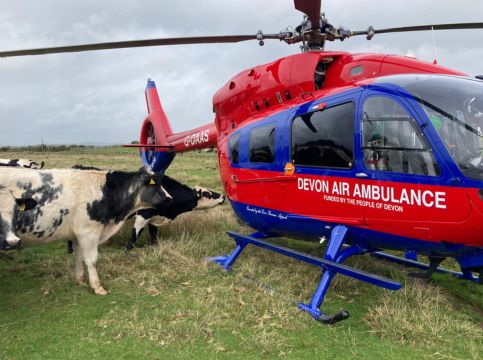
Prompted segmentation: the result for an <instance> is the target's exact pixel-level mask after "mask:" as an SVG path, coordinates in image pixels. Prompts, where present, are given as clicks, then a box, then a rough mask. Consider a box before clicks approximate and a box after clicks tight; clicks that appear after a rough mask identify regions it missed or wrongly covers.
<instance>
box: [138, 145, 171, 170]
mask: <svg viewBox="0 0 483 360" xmlns="http://www.w3.org/2000/svg"><path fill="white" fill-rule="evenodd" d="M139 153H140V156H141V160H142V162H143V165H144V166H147V167H148V168H149V169H151V170H152V171H154V172H157V173H161V174H164V172H165V171H166V169H167V168H168V166H169V165H170V164H171V162H172V161H173V159H174V157H175V155H176V153H174V152H169V151H156V152H150V151H142V150H140V151H139Z"/></svg>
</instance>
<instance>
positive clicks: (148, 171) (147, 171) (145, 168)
mask: <svg viewBox="0 0 483 360" xmlns="http://www.w3.org/2000/svg"><path fill="white" fill-rule="evenodd" d="M138 172H139V173H141V174H148V175H154V174H155V173H154V171H153V170H151V168H150V167H149V166H141V167H140V168H139V170H138Z"/></svg>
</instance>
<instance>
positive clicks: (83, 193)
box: [0, 167, 171, 295]
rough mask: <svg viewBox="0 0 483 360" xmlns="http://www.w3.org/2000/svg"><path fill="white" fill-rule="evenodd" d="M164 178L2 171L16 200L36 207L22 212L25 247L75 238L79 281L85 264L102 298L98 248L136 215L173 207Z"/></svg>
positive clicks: (1, 179)
mask: <svg viewBox="0 0 483 360" xmlns="http://www.w3.org/2000/svg"><path fill="white" fill-rule="evenodd" d="M162 179H163V176H162V175H159V174H153V173H151V172H150V171H148V170H146V169H145V168H141V169H139V171H137V172H122V171H92V170H88V171H86V170H75V169H52V170H32V169H24V168H7V167H0V185H3V186H7V187H8V188H9V189H10V190H11V191H12V193H13V195H14V196H15V197H18V198H22V199H27V198H33V199H34V200H36V201H37V203H38V204H37V206H36V207H35V208H34V209H32V210H31V211H26V212H21V213H19V214H18V217H17V219H16V228H15V230H16V233H17V236H19V237H20V239H21V240H22V241H25V242H27V243H42V242H46V241H54V240H59V239H62V240H74V243H75V245H76V251H75V253H76V261H75V276H76V280H77V281H78V282H79V283H80V284H82V285H84V284H86V282H85V279H84V264H85V265H86V267H87V273H88V276H89V285H90V287H91V288H92V289H93V290H94V292H95V293H96V294H98V295H106V294H107V291H106V290H105V289H104V288H103V287H102V285H101V283H100V281H99V277H98V274H97V270H96V262H97V257H98V246H99V244H101V243H103V242H105V241H107V240H108V239H109V238H110V237H111V236H113V235H114V234H115V233H116V232H117V231H118V230H119V229H120V228H121V227H122V225H123V224H124V222H125V220H126V219H127V218H128V217H129V216H130V215H132V214H134V213H135V212H137V211H139V210H141V209H145V208H149V207H161V208H163V207H165V206H168V205H169V203H170V201H171V196H170V195H169V194H168V193H167V192H166V190H164V189H163V187H162V186H161V182H162Z"/></svg>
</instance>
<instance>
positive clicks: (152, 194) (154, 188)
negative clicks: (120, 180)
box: [138, 167, 173, 208]
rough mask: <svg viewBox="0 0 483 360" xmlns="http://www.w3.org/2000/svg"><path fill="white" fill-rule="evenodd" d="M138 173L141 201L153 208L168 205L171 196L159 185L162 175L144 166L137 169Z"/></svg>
mask: <svg viewBox="0 0 483 360" xmlns="http://www.w3.org/2000/svg"><path fill="white" fill-rule="evenodd" d="M138 173H139V181H140V184H141V190H140V198H141V202H142V203H144V204H146V205H148V206H151V207H153V208H165V207H168V206H169V204H171V201H172V200H173V198H172V197H171V195H170V194H169V193H168V192H167V191H166V190H165V189H164V188H163V187H162V186H161V184H162V182H163V175H162V174H157V173H154V172H152V171H150V170H148V169H146V168H144V167H142V168H141V169H139V172H138Z"/></svg>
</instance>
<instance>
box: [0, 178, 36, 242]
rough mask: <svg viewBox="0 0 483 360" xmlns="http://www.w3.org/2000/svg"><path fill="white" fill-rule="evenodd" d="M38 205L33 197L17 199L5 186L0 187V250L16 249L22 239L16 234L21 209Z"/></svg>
mask: <svg viewBox="0 0 483 360" xmlns="http://www.w3.org/2000/svg"><path fill="white" fill-rule="evenodd" d="M36 205H37V201H35V200H33V199H30V198H29V199H16V198H14V196H13V194H12V193H11V192H10V190H8V189H7V188H5V187H0V250H10V249H15V248H18V247H19V246H20V239H19V238H18V236H17V235H15V233H14V230H15V227H16V219H17V214H18V212H19V211H28V210H31V209H33V208H34V207H35V206H36Z"/></svg>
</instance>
